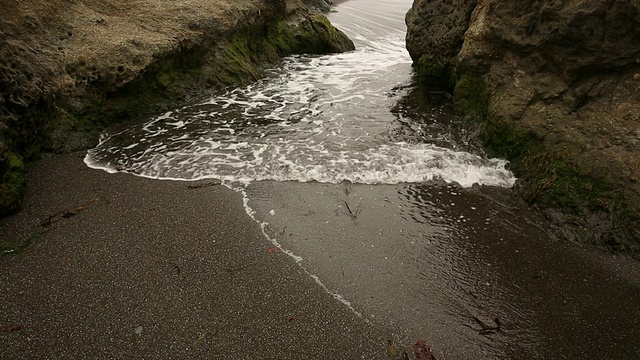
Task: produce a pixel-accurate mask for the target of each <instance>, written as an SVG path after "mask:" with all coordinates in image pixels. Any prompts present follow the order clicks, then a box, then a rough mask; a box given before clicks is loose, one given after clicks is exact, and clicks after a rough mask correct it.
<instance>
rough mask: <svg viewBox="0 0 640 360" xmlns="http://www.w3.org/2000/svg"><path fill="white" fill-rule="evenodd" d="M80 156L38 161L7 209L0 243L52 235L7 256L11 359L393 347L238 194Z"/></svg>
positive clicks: (317, 352)
mask: <svg viewBox="0 0 640 360" xmlns="http://www.w3.org/2000/svg"><path fill="white" fill-rule="evenodd" d="M82 156H83V154H79V153H76V154H71V155H64V156H48V157H45V158H44V159H42V160H40V161H39V162H38V163H36V164H35V165H34V167H33V169H32V170H31V171H30V173H29V188H28V193H27V197H26V199H25V205H24V208H23V210H22V212H20V213H19V214H18V215H15V216H12V217H8V218H4V219H0V239H2V241H15V240H16V239H26V238H29V237H30V236H32V235H33V234H40V233H42V235H41V236H40V237H38V238H37V240H36V241H35V243H34V245H33V246H31V247H30V248H28V249H27V250H26V251H25V252H23V253H21V254H17V255H6V256H3V257H0V309H1V310H0V326H1V328H0V358H2V359H54V358H56V359H57V358H69V359H102V358H119V359H122V358H139V359H152V358H153V359H170V358H180V359H186V358H189V359H201V358H206V359H223V358H224V359H250V358H252V359H253V358H255V359H306V358H313V359H361V358H364V359H376V358H386V351H385V350H386V347H385V345H386V341H385V339H384V337H383V334H382V333H381V332H380V331H379V330H376V329H375V328H373V327H372V326H371V325H369V324H368V323H366V322H365V321H364V320H363V319H361V318H360V317H358V316H357V315H355V314H354V313H353V312H352V311H351V310H349V309H348V308H347V307H346V306H344V305H343V304H342V303H340V302H338V301H336V300H335V299H333V297H332V296H331V295H330V294H327V293H325V292H324V291H323V290H322V289H321V288H320V287H319V286H318V285H317V284H316V283H315V282H314V281H313V280H312V279H311V278H310V277H308V276H307V275H305V273H304V272H303V271H302V269H301V268H300V267H299V266H297V265H296V264H295V262H294V261H293V259H291V258H290V257H288V256H287V255H285V254H283V253H282V252H274V251H273V249H272V248H270V246H271V244H270V243H269V242H268V241H267V240H266V239H265V238H264V237H263V235H262V233H261V231H260V229H259V227H258V226H257V224H256V223H255V222H253V221H252V220H251V219H250V218H249V217H248V216H247V215H246V213H245V211H244V208H243V205H242V201H241V197H240V195H239V194H237V193H234V192H233V191H231V190H229V189H227V188H225V187H223V186H204V187H201V188H197V189H191V188H189V186H190V185H194V184H197V183H186V182H169V181H158V180H151V179H144V178H139V177H135V176H132V175H126V174H107V173H105V172H102V171H98V170H92V169H89V168H87V167H86V166H85V165H84V164H83V163H82ZM204 183H206V182H204ZM200 184H202V182H201V183H200ZM73 214H75V215H73ZM52 216H53V217H52ZM42 223H49V225H48V226H42V225H41V224H42Z"/></svg>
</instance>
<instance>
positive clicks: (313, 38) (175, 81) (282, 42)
mask: <svg viewBox="0 0 640 360" xmlns="http://www.w3.org/2000/svg"><path fill="white" fill-rule="evenodd" d="M309 1H312V0H309ZM316 2H317V3H318V4H325V3H326V2H325V1H315V2H314V3H316ZM325 5H326V4H325ZM0 8H2V9H3V12H2V14H1V15H0V216H2V215H5V214H7V213H11V212H15V211H16V210H17V209H18V208H19V201H20V198H21V194H22V192H23V190H24V168H25V167H24V162H26V161H28V160H31V159H33V158H34V157H36V156H37V154H38V153H39V152H40V151H41V150H42V149H44V150H48V151H56V152H59V151H72V150H76V149H82V148H87V147H90V146H92V145H93V144H95V142H96V141H97V138H98V135H99V133H100V132H101V131H102V129H104V127H105V126H107V125H109V124H113V123H115V122H121V121H124V120H128V119H132V118H135V117H138V116H142V115H145V114H149V113H153V112H158V111H162V110H164V109H167V108H168V107H171V106H178V105H179V104H181V103H185V102H188V101H189V100H190V99H191V100H192V99H194V98H197V97H198V96H200V95H201V94H202V93H203V91H204V90H205V89H208V91H209V92H210V91H211V89H212V88H213V89H222V88H223V87H225V86H228V85H237V84H239V83H243V82H247V81H252V80H255V79H257V78H258V77H260V76H261V73H262V67H263V65H264V64H266V63H273V62H275V61H278V60H279V58H280V57H281V56H284V55H289V54H292V53H328V52H341V51H346V50H351V49H353V43H352V42H351V41H350V40H349V39H348V38H347V37H346V36H345V35H344V34H343V33H342V32H340V31H339V30H337V29H335V28H334V27H333V26H331V24H330V23H329V22H328V20H327V19H326V17H324V16H323V15H322V14H320V13H311V12H310V11H309V10H308V8H307V7H306V6H305V5H303V4H302V2H301V1H300V0H260V1H254V0H237V1H224V0H171V1H169V0H110V1H102V0H77V1H62V0H53V1H49V0H47V1H45V0H24V1H13V0H0Z"/></svg>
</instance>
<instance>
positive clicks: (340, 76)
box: [85, 0, 640, 359]
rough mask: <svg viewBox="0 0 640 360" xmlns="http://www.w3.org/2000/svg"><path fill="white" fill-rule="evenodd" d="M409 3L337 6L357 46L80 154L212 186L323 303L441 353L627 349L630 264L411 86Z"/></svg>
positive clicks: (637, 285) (301, 59)
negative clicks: (238, 195)
mask: <svg viewBox="0 0 640 360" xmlns="http://www.w3.org/2000/svg"><path fill="white" fill-rule="evenodd" d="M410 6H411V1H410V0H391V1H382V0H350V1H345V2H341V3H340V4H339V5H338V6H337V7H336V8H335V11H334V12H332V13H331V14H330V19H331V21H332V22H333V23H334V24H336V25H337V26H338V27H340V28H341V29H343V30H344V31H345V32H346V33H347V34H348V35H349V36H350V37H351V38H352V39H353V40H354V42H355V43H356V46H357V48H358V49H357V50H356V51H354V52H351V53H347V54H337V55H331V56H315V57H307V56H297V57H292V58H289V59H287V60H286V61H285V63H284V64H283V66H282V67H281V68H278V69H273V70H272V71H270V72H269V76H268V77H267V78H266V79H265V80H263V81H261V82H258V83H256V84H254V85H251V86H247V87H244V88H239V89H235V90H233V91H230V92H229V93H226V94H222V95H216V96H213V97H212V98H210V99H208V100H206V101H203V102H202V103H199V104H194V105H192V106H188V107H185V108H182V109H176V110H174V111H171V112H168V113H166V114H162V115H160V116H158V117H155V118H153V119H150V120H149V121H148V122H146V123H144V124H139V125H133V126H131V127H130V128H127V129H125V130H120V131H119V132H116V133H110V134H105V136H104V137H103V141H102V143H101V144H100V145H99V146H98V147H96V148H95V149H93V150H91V151H90V152H89V154H88V155H87V158H86V159H85V162H86V163H87V164H88V165H89V166H92V167H95V168H101V169H104V170H107V171H111V172H116V171H126V172H131V173H135V174H138V175H141V176H147V177H156V178H169V179H181V180H194V179H206V178H216V179H221V180H223V181H224V183H225V185H227V186H229V187H231V188H234V189H236V190H237V191H239V192H242V193H243V195H244V202H245V207H246V209H247V212H248V214H249V215H250V216H251V217H253V218H254V219H255V220H256V221H257V222H258V223H259V224H260V225H261V226H262V227H263V229H264V232H265V235H266V236H267V237H268V239H269V240H270V241H272V242H273V243H274V244H275V245H277V246H279V247H280V248H281V249H282V250H284V251H286V252H287V253H289V254H290V255H291V256H292V257H293V258H294V259H295V260H296V261H298V263H299V264H300V266H302V267H303V268H304V269H305V270H306V272H307V273H308V274H309V275H310V276H313V277H314V278H315V279H316V280H317V281H318V283H319V286H322V287H324V288H325V290H326V291H328V292H329V293H331V294H333V295H334V296H335V297H336V301H341V302H343V303H344V304H345V306H348V307H350V308H351V309H352V310H353V311H355V312H357V313H359V314H360V315H361V317H362V318H363V319H365V320H366V321H369V322H370V323H371V324H372V326H375V327H378V328H380V329H383V330H384V331H387V332H388V334H389V338H390V339H394V340H395V341H396V342H397V343H399V344H402V345H404V346H407V347H410V345H411V344H413V343H414V342H415V341H416V340H417V339H418V338H424V339H426V340H427V341H428V342H429V343H430V344H431V345H432V347H433V348H434V353H435V354H436V355H437V356H438V358H439V359H489V358H500V359H503V358H514V359H528V358H568V359H574V358H605V359H630V358H640V306H639V305H638V304H640V267H639V266H638V264H637V263H635V262H633V261H629V260H627V259H624V258H617V257H612V256H610V255H608V254H604V253H600V252H598V251H594V250H591V249H584V248H582V247H580V246H578V245H575V244H569V243H566V242H564V241H562V240H558V239H556V238H555V237H554V236H553V235H552V232H551V231H550V230H551V229H549V226H548V224H547V223H546V222H545V220H544V219H542V218H540V217H539V216H538V215H536V214H535V213H533V212H531V211H530V210H528V209H527V207H526V206H525V205H524V204H522V202H520V201H519V200H517V199H516V198H515V197H514V196H513V194H512V191H511V189H510V187H511V186H512V185H513V183H514V181H515V179H514V178H513V175H512V174H511V173H510V172H509V171H508V170H507V169H505V164H506V163H505V162H504V161H503V160H500V159H487V158H486V157H483V156H482V153H481V152H479V151H477V149H474V148H473V146H472V144H473V142H472V141H471V140H472V139H473V134H472V133H471V132H470V131H469V130H468V129H467V128H466V127H465V126H464V124H463V123H462V122H461V121H460V120H459V119H456V118H455V117H453V116H451V115H450V108H449V99H448V98H447V96H446V95H443V94H430V93H424V92H423V91H422V90H420V89H419V88H417V87H416V86H415V85H414V82H413V79H412V70H411V66H410V65H411V60H410V58H409V56H408V54H407V53H406V51H405V49H404V33H405V27H404V14H405V13H406V11H407V10H408V9H409V8H410ZM496 319H497V323H499V324H500V330H499V331H484V332H483V331H480V330H482V326H481V325H480V322H482V323H484V324H485V326H486V327H496V326H497V324H496ZM384 346H386V344H381V347H384Z"/></svg>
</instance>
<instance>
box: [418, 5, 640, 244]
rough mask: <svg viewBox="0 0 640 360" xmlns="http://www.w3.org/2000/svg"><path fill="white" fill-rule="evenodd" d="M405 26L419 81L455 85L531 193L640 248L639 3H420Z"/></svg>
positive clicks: (564, 216)
mask: <svg viewBox="0 0 640 360" xmlns="http://www.w3.org/2000/svg"><path fill="white" fill-rule="evenodd" d="M470 8H473V9H472V12H471V13H469V9H470ZM469 14H470V15H469ZM407 24H408V26H409V30H408V36H407V48H408V49H409V51H410V53H411V56H412V58H413V60H414V63H415V64H416V66H417V69H418V72H419V74H420V78H421V80H423V81H424V82H426V83H427V84H428V85H430V86H437V87H440V88H445V89H446V88H448V89H449V90H452V89H455V90H453V94H454V105H455V107H456V108H457V109H458V110H459V111H461V112H463V113H466V114H470V113H471V114H474V115H476V116H478V117H479V118H480V119H481V120H482V122H483V124H482V129H483V140H484V143H485V145H486V146H487V151H489V152H490V153H491V154H493V155H498V156H504V157H507V158H509V160H511V161H512V168H513V170H514V172H516V175H518V176H519V177H520V178H521V181H520V183H519V184H518V187H517V188H518V190H519V191H520V193H521V194H522V195H523V196H524V197H525V199H527V200H528V201H529V202H530V203H532V204H536V205H538V206H540V207H542V208H544V209H546V211H549V212H550V211H555V213H554V214H553V215H552V216H551V215H550V217H553V218H554V219H555V220H556V221H557V222H559V223H561V224H563V225H564V226H565V227H573V228H574V230H575V231H573V232H572V234H573V235H572V236H573V237H574V238H579V239H582V240H584V241H588V242H595V243H599V244H604V245H606V246H608V247H610V248H612V249H617V250H622V251H629V252H632V253H635V254H638V253H639V252H640V232H639V230H638V229H639V228H640V221H639V215H638V214H640V186H639V185H638V182H637V180H636V181H634V179H636V178H635V177H634V175H633V174H637V173H638V172H639V171H640V148H638V146H637V144H638V138H637V133H638V130H639V129H640V122H639V121H638V113H639V111H640V91H639V90H640V86H639V85H638V82H637V80H634V79H635V78H636V77H637V76H636V74H637V73H638V72H639V70H640V47H638V43H639V40H640V2H639V1H636V0H632V1H624V0H619V1H616V0H612V1H599V0H583V1H555V0H547V1H524V2H523V1H499V0H480V1H452V0H448V1H445V0H440V1H422V0H416V1H415V2H414V6H413V9H412V11H411V12H410V13H409V14H408V16H407ZM460 34H464V35H463V36H462V39H461V40H460ZM434 63H435V64H436V65H438V64H442V63H444V64H446V66H440V67H439V66H434V65H433V64H434ZM434 70H435V71H434ZM425 74H426V75H425ZM552 209H556V210H552ZM572 224H573V225H572Z"/></svg>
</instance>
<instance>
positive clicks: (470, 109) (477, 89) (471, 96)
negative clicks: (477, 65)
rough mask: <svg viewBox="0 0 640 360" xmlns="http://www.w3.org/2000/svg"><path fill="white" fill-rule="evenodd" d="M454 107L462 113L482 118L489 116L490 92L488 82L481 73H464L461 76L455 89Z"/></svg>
mask: <svg viewBox="0 0 640 360" xmlns="http://www.w3.org/2000/svg"><path fill="white" fill-rule="evenodd" d="M453 107H454V109H455V111H456V112H458V113H460V114H465V115H473V116H477V117H479V118H480V119H485V118H486V117H487V113H488V109H489V93H488V91H487V83H486V82H485V80H484V78H483V77H482V76H481V75H478V74H464V75H462V76H461V77H460V79H459V80H458V81H457V82H456V85H455V90H454V91H453Z"/></svg>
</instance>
